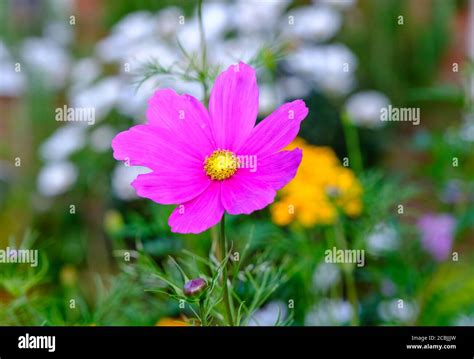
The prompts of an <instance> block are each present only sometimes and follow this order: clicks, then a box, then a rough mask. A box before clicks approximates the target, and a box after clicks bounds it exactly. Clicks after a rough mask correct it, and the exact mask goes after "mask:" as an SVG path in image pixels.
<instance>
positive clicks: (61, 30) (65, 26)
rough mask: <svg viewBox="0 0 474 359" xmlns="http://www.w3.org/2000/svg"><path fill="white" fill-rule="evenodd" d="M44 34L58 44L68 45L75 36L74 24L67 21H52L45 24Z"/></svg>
mask: <svg viewBox="0 0 474 359" xmlns="http://www.w3.org/2000/svg"><path fill="white" fill-rule="evenodd" d="M43 35H44V37H46V38H49V39H51V40H53V41H54V42H56V43H57V44H58V45H61V46H66V45H68V44H70V43H71V41H72V40H73V38H74V32H73V26H71V25H69V23H68V22H65V21H52V22H48V23H46V25H45V28H44V30H43Z"/></svg>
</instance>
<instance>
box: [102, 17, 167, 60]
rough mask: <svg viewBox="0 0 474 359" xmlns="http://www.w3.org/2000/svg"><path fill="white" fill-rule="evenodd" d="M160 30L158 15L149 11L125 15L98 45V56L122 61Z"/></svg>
mask: <svg viewBox="0 0 474 359" xmlns="http://www.w3.org/2000/svg"><path fill="white" fill-rule="evenodd" d="M157 31H158V23H157V19H156V17H155V16H154V15H153V14H152V13H150V12H148V11H138V12H134V13H131V14H129V15H127V16H125V17H124V18H123V19H122V20H120V21H119V22H118V23H117V24H116V25H115V26H114V27H113V28H112V33H111V34H110V35H109V36H108V37H106V38H104V39H102V40H101V41H100V42H99V43H98V44H97V47H96V52H97V54H98V56H99V57H100V58H101V59H102V60H103V61H105V62H114V61H120V60H122V59H123V58H124V57H125V56H127V55H129V54H130V53H131V52H132V51H134V50H137V49H139V48H140V44H141V42H143V41H144V40H148V39H150V38H152V37H153V35H154V34H155V33H157Z"/></svg>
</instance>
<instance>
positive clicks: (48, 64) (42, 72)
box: [20, 38, 70, 89]
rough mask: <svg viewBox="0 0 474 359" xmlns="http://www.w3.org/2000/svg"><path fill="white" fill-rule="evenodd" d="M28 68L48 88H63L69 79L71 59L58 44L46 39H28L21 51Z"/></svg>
mask: <svg viewBox="0 0 474 359" xmlns="http://www.w3.org/2000/svg"><path fill="white" fill-rule="evenodd" d="M20 56H21V58H22V60H23V62H24V63H25V64H26V67H27V68H28V69H29V70H30V71H32V72H34V73H35V74H37V75H38V76H39V77H40V79H41V81H42V82H43V84H44V85H45V86H47V87H48V88H52V89H58V88H61V87H62V86H63V85H64V84H65V82H66V80H67V77H68V74H69V69H70V57H69V55H68V53H67V52H66V51H65V50H64V49H63V48H62V47H61V46H60V45H58V44H57V43H55V42H54V41H52V40H51V39H46V38H27V39H26V40H25V41H24V42H23V44H22V45H21V49H20Z"/></svg>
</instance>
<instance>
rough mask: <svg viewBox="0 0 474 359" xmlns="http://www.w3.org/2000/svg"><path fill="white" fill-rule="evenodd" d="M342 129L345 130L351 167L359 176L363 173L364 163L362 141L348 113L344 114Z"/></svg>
mask: <svg viewBox="0 0 474 359" xmlns="http://www.w3.org/2000/svg"><path fill="white" fill-rule="evenodd" d="M342 128H343V130H344V139H345V141H346V146H347V153H348V155H349V161H350V164H351V167H352V168H353V169H354V171H355V172H356V173H358V174H360V173H362V169H363V162H362V154H361V151H360V141H359V134H358V132H357V128H356V127H355V126H354V125H353V124H352V123H351V122H350V120H349V117H348V115H347V113H343V114H342Z"/></svg>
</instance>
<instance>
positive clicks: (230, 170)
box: [204, 150, 239, 181]
mask: <svg viewBox="0 0 474 359" xmlns="http://www.w3.org/2000/svg"><path fill="white" fill-rule="evenodd" d="M238 165H239V161H238V159H237V156H236V155H235V154H234V153H233V152H231V151H228V150H216V151H214V152H212V155H210V156H209V157H207V158H206V160H205V161H204V171H206V174H207V175H208V176H209V177H211V179H212V180H217V181H222V180H225V179H227V178H229V177H231V176H233V175H234V173H235V172H237V168H238Z"/></svg>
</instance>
